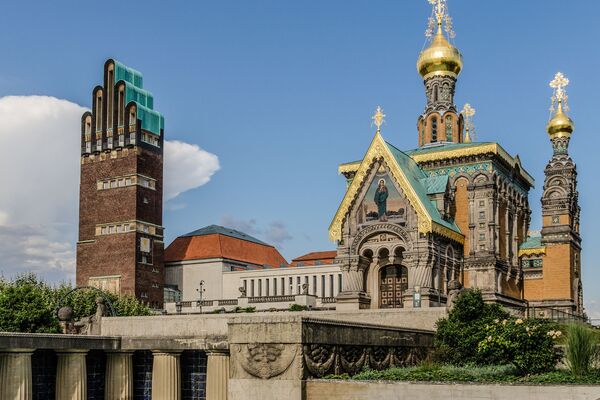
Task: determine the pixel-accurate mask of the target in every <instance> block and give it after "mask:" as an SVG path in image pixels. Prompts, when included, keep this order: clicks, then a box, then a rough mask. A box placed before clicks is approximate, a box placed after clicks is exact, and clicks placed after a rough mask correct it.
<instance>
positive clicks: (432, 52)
mask: <svg viewBox="0 0 600 400" xmlns="http://www.w3.org/2000/svg"><path fill="white" fill-rule="evenodd" d="M462 67H463V60H462V55H461V54H460V51H458V49H457V48H456V47H454V46H452V45H451V44H450V42H448V40H447V39H446V37H445V36H444V34H443V33H442V25H441V22H438V30H437V33H436V35H435V36H434V38H433V40H432V41H431V44H430V45H429V47H427V48H426V49H425V50H423V51H422V52H421V54H420V55H419V59H418V60H417V71H419V74H420V75H421V76H422V77H423V79H427V78H429V77H430V76H434V75H446V76H452V77H457V76H458V74H460V71H461V70H462Z"/></svg>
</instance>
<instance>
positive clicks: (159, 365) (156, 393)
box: [152, 351, 181, 400]
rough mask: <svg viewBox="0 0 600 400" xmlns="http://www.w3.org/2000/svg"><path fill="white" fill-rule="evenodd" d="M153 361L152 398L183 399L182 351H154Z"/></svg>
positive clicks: (159, 399)
mask: <svg viewBox="0 0 600 400" xmlns="http://www.w3.org/2000/svg"><path fill="white" fill-rule="evenodd" d="M153 355H154V361H153V363H152V398H154V399H157V400H180V399H181V369H180V359H179V358H180V357H179V356H180V355H181V353H180V352H165V351H154V352H153Z"/></svg>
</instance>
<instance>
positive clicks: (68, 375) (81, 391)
mask: <svg viewBox="0 0 600 400" xmlns="http://www.w3.org/2000/svg"><path fill="white" fill-rule="evenodd" d="M86 353H87V350H69V351H61V352H57V353H56V355H57V357H58V360H57V363H56V400H85V399H87V369H86V366H85V355H86Z"/></svg>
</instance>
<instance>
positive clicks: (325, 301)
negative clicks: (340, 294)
mask: <svg viewBox="0 0 600 400" xmlns="http://www.w3.org/2000/svg"><path fill="white" fill-rule="evenodd" d="M335 302H336V300H335V297H321V303H323V304H332V303H335Z"/></svg>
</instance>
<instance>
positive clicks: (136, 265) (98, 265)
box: [76, 60, 164, 307]
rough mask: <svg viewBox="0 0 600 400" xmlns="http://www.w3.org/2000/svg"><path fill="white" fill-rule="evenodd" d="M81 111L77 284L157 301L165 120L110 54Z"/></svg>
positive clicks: (137, 79)
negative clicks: (88, 106) (87, 108)
mask: <svg viewBox="0 0 600 400" xmlns="http://www.w3.org/2000/svg"><path fill="white" fill-rule="evenodd" d="M92 98H93V100H92V110H91V111H89V112H86V113H84V114H83V116H82V126H81V181H80V202H79V240H78V243H77V277H76V280H77V285H78V286H88V285H89V286H94V287H99V288H102V289H106V290H109V291H112V292H115V293H119V294H125V295H134V296H135V297H137V298H138V299H140V300H142V301H144V302H147V303H148V304H150V305H151V306H154V307H162V303H163V286H164V271H163V252H164V243H163V226H162V193H163V144H164V119H163V116H162V115H161V114H160V113H158V112H157V111H155V110H154V109H153V108H154V104H153V103H154V99H153V96H152V94H151V93H150V92H148V91H146V90H145V89H143V78H142V75H141V74H140V73H139V72H138V71H135V70H133V69H131V68H128V67H126V66H124V65H123V64H121V63H119V62H117V61H115V60H108V61H107V62H106V63H105V65H104V84H103V85H101V86H97V87H96V88H95V89H94V90H93V97H92Z"/></svg>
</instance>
